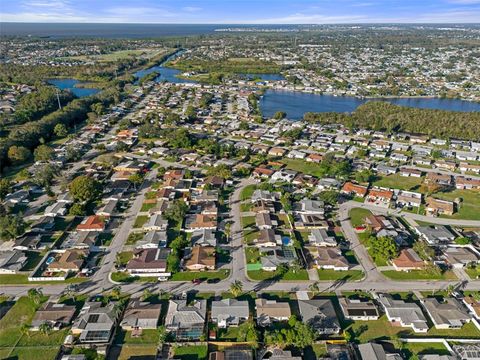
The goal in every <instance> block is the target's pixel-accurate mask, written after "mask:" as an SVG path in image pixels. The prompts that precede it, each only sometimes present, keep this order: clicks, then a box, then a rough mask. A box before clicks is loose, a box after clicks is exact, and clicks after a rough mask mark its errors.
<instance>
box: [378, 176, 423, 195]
mask: <svg viewBox="0 0 480 360" xmlns="http://www.w3.org/2000/svg"><path fill="white" fill-rule="evenodd" d="M422 182H423V177H421V178H416V177H412V176H409V177H405V176H401V175H400V174H399V173H397V174H394V175H388V176H383V177H381V178H380V179H378V180H376V181H374V182H373V186H379V187H386V188H392V189H400V190H411V191H415V190H418V188H419V187H420V185H421V184H422Z"/></svg>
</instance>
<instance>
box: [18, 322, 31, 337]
mask: <svg viewBox="0 0 480 360" xmlns="http://www.w3.org/2000/svg"><path fill="white" fill-rule="evenodd" d="M20 331H21V332H22V334H23V335H27V336H30V326H28V324H22V326H21V327H20Z"/></svg>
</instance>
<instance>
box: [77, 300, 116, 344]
mask: <svg viewBox="0 0 480 360" xmlns="http://www.w3.org/2000/svg"><path fill="white" fill-rule="evenodd" d="M118 315H119V312H118V310H117V303H115V302H110V303H108V304H106V305H103V304H102V302H100V301H94V302H92V301H87V302H86V303H85V304H84V305H83V307H82V310H81V311H80V314H79V315H78V317H77V318H76V319H75V321H74V323H73V326H72V329H71V331H72V334H73V335H74V336H78V339H79V342H80V343H108V342H109V341H110V339H111V336H112V334H113V332H114V331H113V330H114V327H115V324H116V322H117V319H118Z"/></svg>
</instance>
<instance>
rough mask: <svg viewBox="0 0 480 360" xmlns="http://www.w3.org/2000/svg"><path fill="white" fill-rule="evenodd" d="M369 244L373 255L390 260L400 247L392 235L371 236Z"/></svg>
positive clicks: (376, 258)
mask: <svg viewBox="0 0 480 360" xmlns="http://www.w3.org/2000/svg"><path fill="white" fill-rule="evenodd" d="M369 246H370V249H371V253H372V257H373V258H374V259H375V260H376V261H378V260H382V259H383V260H390V259H393V258H394V257H396V256H397V254H398V248H397V244H396V243H395V240H394V239H393V238H392V237H390V236H380V237H375V236H371V237H370V239H369Z"/></svg>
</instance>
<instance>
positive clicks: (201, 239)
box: [190, 229, 217, 247]
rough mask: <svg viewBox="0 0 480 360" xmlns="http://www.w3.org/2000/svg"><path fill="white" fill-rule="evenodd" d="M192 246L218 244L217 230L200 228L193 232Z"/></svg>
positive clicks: (214, 245)
mask: <svg viewBox="0 0 480 360" xmlns="http://www.w3.org/2000/svg"><path fill="white" fill-rule="evenodd" d="M190 241H191V242H192V246H213V247H216V246H217V238H216V236H215V231H214V230H212V229H199V230H195V231H194V232H193V233H192V237H191V238H190Z"/></svg>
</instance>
